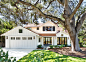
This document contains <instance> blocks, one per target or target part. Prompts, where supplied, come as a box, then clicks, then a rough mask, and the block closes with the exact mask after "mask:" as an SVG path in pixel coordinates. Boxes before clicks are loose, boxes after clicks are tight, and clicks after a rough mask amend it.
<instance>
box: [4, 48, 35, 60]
mask: <svg viewBox="0 0 86 62" xmlns="http://www.w3.org/2000/svg"><path fill="white" fill-rule="evenodd" d="M2 49H3V51H4V52H7V51H8V54H9V57H16V60H19V59H20V58H22V57H23V56H25V55H27V54H28V53H30V52H31V51H33V50H34V49H6V48H2Z"/></svg>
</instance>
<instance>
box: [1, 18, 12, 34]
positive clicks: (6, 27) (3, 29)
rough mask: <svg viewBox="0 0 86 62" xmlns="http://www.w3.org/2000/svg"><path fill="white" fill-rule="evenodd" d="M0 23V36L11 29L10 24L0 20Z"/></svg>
mask: <svg viewBox="0 0 86 62" xmlns="http://www.w3.org/2000/svg"><path fill="white" fill-rule="evenodd" d="M0 22H1V24H0V34H3V33H5V32H7V31H9V30H10V29H12V28H13V26H12V24H11V23H10V22H7V21H3V20H2V19H0Z"/></svg>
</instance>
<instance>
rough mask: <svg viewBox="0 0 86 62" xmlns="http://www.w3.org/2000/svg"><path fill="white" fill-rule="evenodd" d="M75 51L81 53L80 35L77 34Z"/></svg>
mask: <svg viewBox="0 0 86 62" xmlns="http://www.w3.org/2000/svg"><path fill="white" fill-rule="evenodd" d="M75 50H76V51H81V49H80V47H79V40H78V34H77V33H76V40H75Z"/></svg>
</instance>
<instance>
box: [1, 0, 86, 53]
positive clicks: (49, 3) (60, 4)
mask: <svg viewBox="0 0 86 62" xmlns="http://www.w3.org/2000/svg"><path fill="white" fill-rule="evenodd" d="M83 1H84V0H6V1H5V0H3V1H1V2H0V4H2V5H1V7H2V8H3V7H4V8H5V9H7V10H9V9H10V10H12V9H11V8H8V7H7V6H6V4H7V3H10V6H12V7H15V9H14V11H15V12H10V13H13V16H14V15H15V13H16V14H19V13H20V14H21V15H23V14H27V13H31V17H30V16H28V17H30V18H32V19H35V20H37V17H41V18H42V17H43V18H45V19H51V20H53V21H58V22H59V23H60V24H62V25H63V26H64V27H65V28H66V29H67V30H68V33H69V35H70V38H71V40H72V41H71V47H72V51H80V50H81V49H80V47H79V42H78V32H79V30H80V28H81V26H82V23H83V21H84V20H85V18H86V9H84V11H81V10H79V11H80V13H78V14H77V16H78V18H77V20H76V19H75V17H76V15H75V14H76V13H77V10H78V9H79V8H80V6H81V5H82V3H83ZM82 6H83V8H86V6H85V5H82ZM1 10H4V9H1ZM21 10H24V11H25V12H26V10H27V12H26V13H24V11H22V12H21ZM79 11H78V12H79ZM58 12H59V13H58ZM1 13H2V14H3V11H1ZM59 14H61V15H62V17H63V18H60V16H59ZM11 15H12V14H11ZM32 15H34V17H32ZM15 17H16V16H15ZM18 18H21V19H22V21H23V20H24V18H25V16H18ZM21 19H20V20H21ZM25 19H26V18H25ZM76 21H77V22H76ZM75 22H76V23H75Z"/></svg>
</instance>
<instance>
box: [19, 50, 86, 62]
mask: <svg viewBox="0 0 86 62" xmlns="http://www.w3.org/2000/svg"><path fill="white" fill-rule="evenodd" d="M17 62H86V59H83V58H78V57H72V56H66V55H61V54H58V53H55V52H52V51H49V50H33V51H32V52H31V53H29V54H28V55H26V56H24V57H22V58H21V59H19V60H18V61H17Z"/></svg>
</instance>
